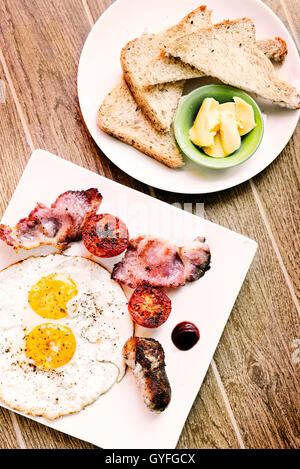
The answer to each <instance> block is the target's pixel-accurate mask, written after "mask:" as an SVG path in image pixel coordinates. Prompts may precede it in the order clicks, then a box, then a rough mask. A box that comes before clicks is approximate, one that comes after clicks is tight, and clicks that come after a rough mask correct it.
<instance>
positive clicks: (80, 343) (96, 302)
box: [0, 254, 133, 419]
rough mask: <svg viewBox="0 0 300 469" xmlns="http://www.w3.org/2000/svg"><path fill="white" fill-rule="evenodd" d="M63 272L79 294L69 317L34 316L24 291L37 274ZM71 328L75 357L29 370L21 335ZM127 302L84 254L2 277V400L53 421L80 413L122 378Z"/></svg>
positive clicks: (38, 262) (129, 327)
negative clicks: (49, 325)
mask: <svg viewBox="0 0 300 469" xmlns="http://www.w3.org/2000/svg"><path fill="white" fill-rule="evenodd" d="M53 273H64V274H67V275H68V276H70V277H71V279H72V280H73V281H74V282H75V284H76V286H77V290H78V295H77V296H76V297H75V298H73V299H72V300H71V301H70V302H69V303H68V305H67V311H68V316H66V317H64V318H61V319H57V320H52V319H45V318H42V317H41V316H39V315H38V314H36V313H35V312H34V311H33V310H32V309H31V307H30V305H29V303H28V292H29V291H30V289H31V287H32V286H33V285H34V284H36V283H37V282H38V281H39V280H40V279H41V278H42V277H45V276H48V275H51V274H53ZM49 322H50V323H54V324H59V325H64V326H67V327H69V328H70V329H71V330H72V332H73V334H74V335H75V339H76V350H75V354H74V356H73V358H72V359H71V360H70V361H69V362H68V363H67V364H65V365H63V366H61V367H59V368H56V369H52V370H43V369H38V368H35V367H32V366H30V361H29V359H28V357H27V356H26V354H25V351H24V349H25V335H26V334H28V333H29V332H30V331H31V330H32V329H33V328H34V327H36V326H37V325H40V324H44V323H49ZM132 332H133V324H132V322H131V319H130V317H129V314H128V310H127V301H126V297H125V295H124V293H123V291H122V289H121V287H120V286H119V285H118V284H117V283H116V282H115V281H114V280H112V279H111V278H110V274H109V272H107V271H106V270H105V269H104V268H103V267H101V266H100V265H98V264H97V263H95V262H93V261H91V260H89V259H85V258H82V257H71V256H64V255H61V254H55V255H48V256H44V257H31V258H29V259H26V260H25V261H22V262H19V263H17V264H14V265H12V266H10V267H8V268H7V269H5V270H3V271H2V272H0V399H1V400H2V401H3V402H5V403H6V404H7V405H9V406H10V407H12V408H13V409H16V410H19V411H21V412H24V413H28V414H30V415H35V416H44V417H46V418H48V419H55V418H58V417H60V416H62V415H66V414H69V413H73V412H78V411H80V410H81V409H82V408H83V407H85V406H86V405H88V404H90V403H92V402H94V401H95V400H96V399H97V398H98V397H99V396H100V395H101V394H103V393H105V392H107V391H108V390H109V389H110V388H111V386H112V385H113V384H114V383H115V382H116V381H118V382H119V381H120V380H121V379H122V377H123V376H124V373H125V365H124V361H123V357H122V347H123V344H124V343H125V342H126V340H127V339H128V338H129V337H130V336H131V335H132Z"/></svg>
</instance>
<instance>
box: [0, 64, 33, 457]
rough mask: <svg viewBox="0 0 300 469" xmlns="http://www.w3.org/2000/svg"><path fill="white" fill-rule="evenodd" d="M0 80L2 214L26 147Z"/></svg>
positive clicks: (3, 418)
mask: <svg viewBox="0 0 300 469" xmlns="http://www.w3.org/2000/svg"><path fill="white" fill-rule="evenodd" d="M0 80H2V83H4V85H1V86H4V88H5V93H4V94H5V102H3V103H2V102H1V103H0V115H1V119H0V135H1V138H0V188H1V191H0V192H1V196H0V215H1V216H2V215H3V213H4V210H5V208H6V206H7V204H8V202H9V200H10V198H11V196H12V193H13V191H14V189H15V188H16V186H17V184H18V181H19V179H20V177H21V175H22V172H23V170H24V167H25V164H26V159H27V157H28V156H29V155H30V149H29V147H28V145H27V143H26V140H25V136H24V133H23V129H22V125H21V123H20V120H19V116H18V114H17V112H16V109H15V106H14V102H13V98H12V95H11V92H10V89H9V86H8V83H7V80H6V77H5V74H4V71H3V68H2V66H1V65H0ZM16 162H18V164H16ZM8 175H9V177H8ZM10 414H11V413H10V412H9V411H8V410H6V409H4V408H1V409H0V428H1V431H0V448H18V447H19V443H18V439H17V436H16V433H15V430H14V427H13V424H12V421H11V417H10Z"/></svg>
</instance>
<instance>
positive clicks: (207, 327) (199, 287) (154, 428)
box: [0, 150, 257, 449]
mask: <svg viewBox="0 0 300 469" xmlns="http://www.w3.org/2000/svg"><path fill="white" fill-rule="evenodd" d="M90 187H96V188H98V190H99V191H100V192H101V194H102V195H103V202H102V205H101V207H100V210H99V211H100V212H101V213H105V212H106V213H112V214H114V215H117V216H119V217H120V218H121V219H123V220H124V221H125V223H126V224H127V227H128V229H129V233H130V236H131V237H134V236H136V235H138V234H146V233H151V234H153V235H156V236H161V237H164V238H166V239H168V240H170V241H172V242H174V243H176V244H178V245H182V244H184V243H185V242H186V241H189V240H192V239H194V238H195V237H196V236H197V235H203V236H205V237H206V239H207V242H208V244H209V246H210V248H211V253H212V263H211V269H210V270H209V271H208V272H207V273H206V274H205V276H204V277H203V278H202V279H200V280H198V281H196V282H194V283H190V284H188V285H186V286H184V287H182V288H179V289H177V290H175V291H171V292H170V297H171V299H172V306H173V309H172V313H171V315H170V317H169V319H168V321H167V322H166V323H165V324H164V325H163V326H162V327H160V328H158V329H157V330H150V329H143V328H140V330H137V335H141V334H143V335H148V336H152V337H155V338H156V339H158V340H159V341H160V342H161V344H162V345H163V347H164V350H165V354H166V364H167V368H166V370H167V374H168V376H169V380H170V383H171V387H172V400H171V403H170V405H169V407H168V408H167V409H166V410H165V412H163V413H162V414H160V415H156V414H153V413H151V412H150V411H149V410H148V409H147V408H146V407H145V406H144V404H143V402H142V399H141V396H140V394H139V392H138V390H137V387H136V385H135V382H134V379H133V376H132V374H131V372H127V373H126V376H125V378H124V379H123V381H122V382H121V383H120V384H115V385H114V386H113V388H112V389H111V390H110V391H109V392H108V393H107V394H105V395H103V396H101V397H100V398H99V399H98V400H97V401H96V402H95V403H94V404H92V405H90V406H88V407H87V408H86V409H84V410H83V411H81V412H80V413H77V414H73V415H70V416H66V417H62V418H60V419H59V420H57V421H54V422H53V421H52V422H50V421H47V420H45V419H42V418H36V419H34V420H37V421H38V422H41V423H43V424H45V425H48V426H49V427H52V428H55V429H57V430H60V431H62V432H65V433H68V434H69V435H72V436H75V437H77V438H80V439H82V440H86V441H89V442H90V443H93V444H95V445H97V446H101V447H103V448H130V449H132V448H136V449H138V448H174V447H175V446H176V443H177V441H178V438H179V436H180V433H181V430H182V428H183V425H184V422H185V420H186V418H187V416H188V414H189V411H190V409H191V406H192V404H193V402H194V400H195V398H196V396H197V393H198V391H199V388H200V386H201V383H202V381H203V379H204V376H205V374H206V372H207V369H208V367H209V364H210V362H211V359H212V357H213V354H214V352H215V349H216V347H217V344H218V342H219V339H220V337H221V334H222V332H223V329H224V327H225V324H226V322H227V319H228V317H229V314H230V311H231V309H232V307H233V305H234V302H235V300H236V297H237V295H238V293H239V290H240V288H241V286H242V283H243V281H244V278H245V276H246V273H247V271H248V269H249V266H250V264H251V261H252V259H253V256H254V254H255V251H256V248H257V245H256V243H255V242H254V241H252V240H250V239H248V238H245V237H244V236H241V235H239V234H236V233H234V232H232V231H230V230H228V229H225V228H222V227H221V226H218V225H216V224H214V223H211V222H209V221H207V220H204V219H203V218H200V217H196V216H194V215H191V214H190V213H188V212H184V211H183V210H179V209H177V208H175V207H172V206H171V205H168V204H165V203H163V202H160V201H158V200H156V199H154V198H152V197H149V196H147V195H145V194H142V193H140V192H137V191H135V190H133V189H129V188H127V187H124V186H122V185H120V184H118V183H116V182H113V181H111V180H109V179H106V178H104V177H102V176H99V175H98V174H95V173H92V172H90V171H88V170H86V169H84V168H81V167H79V166H76V165H74V164H73V163H70V162H67V161H65V160H63V159H61V158H58V157H57V156H55V155H52V154H51V153H48V152H46V151H43V150H36V151H35V152H34V153H33V154H32V156H31V159H30V160H29V163H28V165H27V167H26V169H25V171H24V174H23V176H22V178H21V180H20V182H19V185H18V187H17V189H16V191H15V193H14V195H13V197H12V199H11V201H10V204H9V206H8V208H7V210H6V212H5V215H4V217H3V220H2V222H3V223H5V224H10V225H15V224H16V222H18V220H19V219H20V218H22V217H24V216H27V214H28V213H29V212H30V210H31V209H32V208H33V207H34V206H35V204H36V202H43V203H45V204H51V203H52V202H53V201H54V200H55V199H56V197H57V196H58V195H59V194H61V193H63V192H65V191H66V190H83V189H88V188H90ZM51 250H52V251H53V249H52V248H49V247H43V248H39V249H38V250H36V249H35V250H34V252H33V251H32V252H28V251H23V252H19V253H18V254H16V253H15V252H14V251H13V250H12V249H11V248H10V247H8V246H7V245H6V244H4V243H3V242H2V241H1V242H0V269H3V268H5V267H6V266H8V265H10V264H11V263H13V262H16V261H18V260H19V259H21V258H26V257H28V256H29V255H32V254H35V255H37V254H41V253H43V254H44V253H46V252H51ZM75 253H76V255H78V254H79V255H83V256H86V255H88V253H87V251H86V250H85V248H84V246H83V244H82V243H75V245H74V246H73V248H71V250H70V254H75ZM117 260H118V259H117ZM101 262H102V261H101ZM115 262H116V259H113V260H110V261H107V262H105V263H103V264H104V265H105V266H106V267H108V268H111V267H112V265H113V264H114V263H115ZM168 293H169V292H168ZM185 320H188V321H192V322H193V323H195V324H196V325H197V326H198V328H199V330H200V336H201V337H200V341H199V342H198V343H197V344H196V345H195V347H194V348H192V349H191V350H189V351H187V352H181V351H179V350H178V349H176V348H175V346H174V345H173V343H172V341H171V332H172V330H173V328H174V327H175V325H176V324H178V322H181V321H185Z"/></svg>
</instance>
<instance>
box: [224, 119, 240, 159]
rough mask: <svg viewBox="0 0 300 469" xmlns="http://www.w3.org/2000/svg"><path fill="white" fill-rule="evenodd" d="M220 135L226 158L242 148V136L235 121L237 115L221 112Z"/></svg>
mask: <svg viewBox="0 0 300 469" xmlns="http://www.w3.org/2000/svg"><path fill="white" fill-rule="evenodd" d="M220 135H221V142H222V147H223V150H224V153H225V156H227V155H230V154H231V153H233V152H234V151H236V150H237V149H238V148H240V146H241V136H240V134H239V130H238V125H237V122H236V120H235V114H233V113H232V112H229V111H221V112H220Z"/></svg>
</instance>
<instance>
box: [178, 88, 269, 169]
mask: <svg viewBox="0 0 300 469" xmlns="http://www.w3.org/2000/svg"><path fill="white" fill-rule="evenodd" d="M234 96H238V97H239V98H242V99H243V100H244V101H246V103H248V104H250V105H251V106H252V107H253V110H254V118H255V122H256V127H255V128H254V129H253V130H252V131H251V132H249V133H248V134H247V135H244V136H243V137H242V143H241V146H240V148H239V149H238V150H236V151H235V152H234V153H232V155H230V156H226V157H225V158H213V157H212V156H208V155H206V154H205V153H204V152H203V151H202V150H201V149H200V148H199V147H197V146H196V145H194V144H193V143H192V142H191V140H190V138H189V130H190V129H191V127H192V126H193V124H194V121H195V119H196V116H197V114H198V111H199V109H200V107H201V104H202V101H203V100H204V99H205V98H215V99H216V100H217V101H219V103H227V102H230V101H233V97H234ZM174 131H175V137H176V140H177V143H178V145H179V147H180V149H181V151H182V152H183V153H184V154H185V155H186V156H187V157H188V158H190V159H191V160H193V161H194V162H195V163H198V164H200V165H202V166H206V167H208V168H215V169H224V168H232V167H233V166H237V165H239V164H241V163H244V161H246V160H248V158H250V156H252V155H253V154H254V153H255V151H256V150H257V148H258V147H259V145H260V142H261V140H262V137H263V133H264V123H263V118H262V115H261V112H260V109H259V107H258V105H257V104H256V102H255V101H254V100H253V99H252V98H251V97H250V96H249V95H248V94H247V93H245V92H244V91H242V90H239V89H238V88H232V87H231V86H226V85H206V86H202V87H201V88H197V89H196V90H194V91H192V92H191V93H189V94H188V95H187V96H184V98H182V100H181V102H180V104H179V106H178V109H177V112H176V116H175V121H174Z"/></svg>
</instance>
